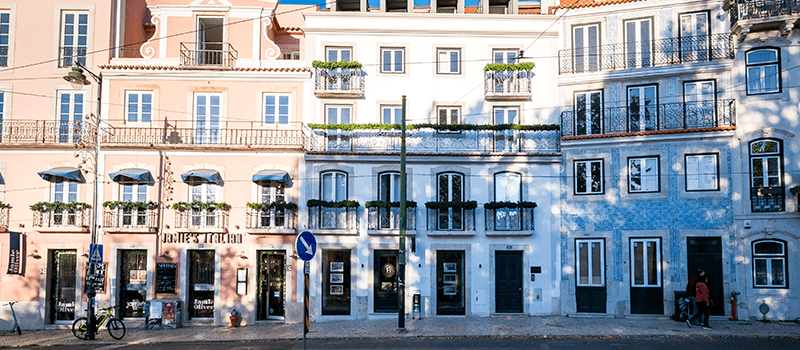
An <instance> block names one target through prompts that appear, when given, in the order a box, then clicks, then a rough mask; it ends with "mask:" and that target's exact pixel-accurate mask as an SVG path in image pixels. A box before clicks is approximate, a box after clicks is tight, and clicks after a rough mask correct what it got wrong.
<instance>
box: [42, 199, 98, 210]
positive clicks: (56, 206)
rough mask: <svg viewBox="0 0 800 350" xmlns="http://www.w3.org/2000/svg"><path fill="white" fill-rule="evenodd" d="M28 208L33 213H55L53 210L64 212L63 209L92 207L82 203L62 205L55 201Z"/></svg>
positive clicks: (62, 203)
mask: <svg viewBox="0 0 800 350" xmlns="http://www.w3.org/2000/svg"><path fill="white" fill-rule="evenodd" d="M30 208H31V210H33V211H41V212H44V211H55V210H64V209H67V210H80V209H91V208H92V206H91V205H89V204H87V203H83V202H69V203H64V202H58V201H56V202H38V203H34V204H31V206H30Z"/></svg>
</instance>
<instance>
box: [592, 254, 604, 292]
mask: <svg viewBox="0 0 800 350" xmlns="http://www.w3.org/2000/svg"><path fill="white" fill-rule="evenodd" d="M602 254H603V252H602V250H601V249H600V243H592V284H593V285H596V286H597V285H602V284H603V271H602V269H603V264H602V262H603V258H602Z"/></svg>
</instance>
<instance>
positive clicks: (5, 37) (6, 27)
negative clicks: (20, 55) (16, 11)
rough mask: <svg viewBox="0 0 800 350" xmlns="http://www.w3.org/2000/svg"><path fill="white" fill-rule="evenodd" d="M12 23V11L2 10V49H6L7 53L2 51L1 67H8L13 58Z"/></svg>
mask: <svg viewBox="0 0 800 350" xmlns="http://www.w3.org/2000/svg"><path fill="white" fill-rule="evenodd" d="M11 38H12V25H11V11H7V10H3V11H0V51H2V50H3V49H5V50H6V52H5V54H1V53H0V67H8V65H9V60H10V59H11V42H12V40H11Z"/></svg>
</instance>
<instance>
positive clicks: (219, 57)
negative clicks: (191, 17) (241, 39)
mask: <svg viewBox="0 0 800 350" xmlns="http://www.w3.org/2000/svg"><path fill="white" fill-rule="evenodd" d="M238 57H239V52H238V51H236V49H234V48H233V45H231V44H229V43H217V42H192V43H181V66H184V67H201V66H213V67H225V68H232V67H234V65H236V59H237V58H238Z"/></svg>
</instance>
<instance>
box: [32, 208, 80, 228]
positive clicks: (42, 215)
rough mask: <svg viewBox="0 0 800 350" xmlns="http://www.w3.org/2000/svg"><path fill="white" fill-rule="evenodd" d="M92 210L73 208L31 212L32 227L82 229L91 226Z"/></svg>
mask: <svg viewBox="0 0 800 350" xmlns="http://www.w3.org/2000/svg"><path fill="white" fill-rule="evenodd" d="M91 212H92V209H89V208H74V209H57V210H46V211H38V210H36V211H34V212H33V226H36V227H64V228H82V227H89V226H91V223H90V218H91Z"/></svg>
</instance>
